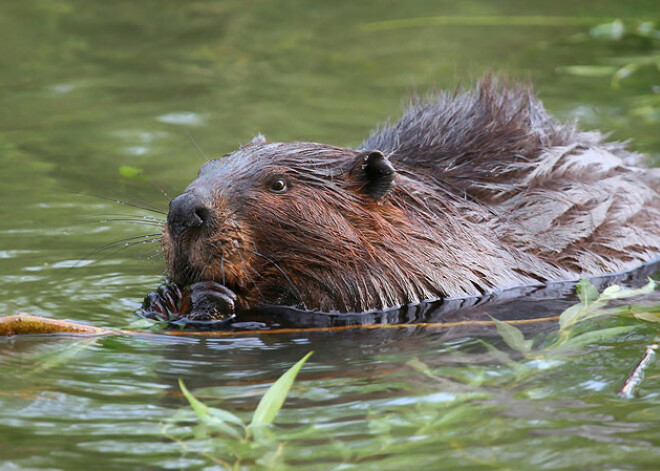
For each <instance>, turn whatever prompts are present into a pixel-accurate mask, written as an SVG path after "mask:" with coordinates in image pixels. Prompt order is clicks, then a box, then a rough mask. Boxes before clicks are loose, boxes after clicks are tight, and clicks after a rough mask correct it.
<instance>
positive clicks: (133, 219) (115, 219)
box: [85, 218, 164, 227]
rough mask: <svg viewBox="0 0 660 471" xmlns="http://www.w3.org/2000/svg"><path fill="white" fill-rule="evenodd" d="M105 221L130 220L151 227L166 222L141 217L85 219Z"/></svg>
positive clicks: (96, 221)
mask: <svg viewBox="0 0 660 471" xmlns="http://www.w3.org/2000/svg"><path fill="white" fill-rule="evenodd" d="M99 222H101V223H103V222H130V223H132V224H135V225H142V226H151V227H162V226H163V224H164V222H163V221H149V220H145V219H141V218H103V219H98V220H95V221H85V224H92V223H99Z"/></svg>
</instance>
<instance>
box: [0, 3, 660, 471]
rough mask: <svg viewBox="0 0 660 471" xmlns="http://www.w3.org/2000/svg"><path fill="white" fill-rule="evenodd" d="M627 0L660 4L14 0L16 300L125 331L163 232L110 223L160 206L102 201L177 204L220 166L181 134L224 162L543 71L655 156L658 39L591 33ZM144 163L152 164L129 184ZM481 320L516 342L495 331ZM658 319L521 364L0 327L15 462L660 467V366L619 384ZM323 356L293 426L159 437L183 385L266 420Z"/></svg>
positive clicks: (338, 338) (442, 347)
mask: <svg viewBox="0 0 660 471" xmlns="http://www.w3.org/2000/svg"><path fill="white" fill-rule="evenodd" d="M512 16H517V17H521V16H522V17H524V18H523V19H522V20H520V21H511V20H507V18H511V17H512ZM557 17H560V18H557ZM561 17H564V18H566V20H565V21H562V20H561ZM420 18H421V19H422V20H415V21H412V22H409V21H408V22H407V21H399V20H406V19H420ZM448 18H449V19H448ZM451 18H454V19H453V20H452V19H451ZM484 18H485V19H484ZM493 18H495V19H494V20H493ZM498 18H499V19H498ZM615 18H624V19H626V20H630V21H631V22H630V24H633V25H634V24H635V22H634V20H635V19H639V20H653V19H656V20H660V7H659V6H658V3H657V1H637V2H613V1H608V2H597V3H594V2H582V3H580V2H569V1H565V0H557V1H553V2H523V1H511V0H507V1H501V2H487V1H467V2H430V1H428V2H424V1H411V2H394V1H387V2H378V3H376V2H349V1H333V2H302V1H273V2H268V1H250V2H241V1H222V2H212V1H190V2H175V1H161V2H155V1H143V2H127V1H113V2H98V1H97V2H94V1H64V0H29V1H22V2H20V1H17V0H7V1H3V2H2V3H0V106H1V108H2V113H0V188H2V193H1V200H0V315H8V314H13V313H15V312H17V311H19V310H21V311H27V312H30V313H32V314H38V315H43V316H50V317H56V318H68V319H74V320H78V321H84V322H87V323H91V324H94V325H97V326H103V327H114V328H122V327H126V326H128V325H129V324H130V323H131V322H132V321H133V320H134V317H133V314H132V312H133V311H134V310H135V309H136V308H137V307H138V306H139V303H140V301H141V298H142V296H144V294H145V293H147V292H148V291H150V290H152V289H153V288H154V287H156V286H157V285H158V284H159V283H160V282H161V281H162V277H163V270H164V267H163V262H162V260H161V259H159V258H158V247H157V246H156V245H153V244H140V245H139V246H136V247H130V248H127V249H126V250H118V249H121V248H123V246H122V245H121V244H119V245H118V246H114V245H113V246H110V247H109V248H107V249H106V250H101V251H99V249H100V248H102V247H104V246H106V245H107V244H110V243H112V242H113V241H116V240H118V239H122V238H126V237H132V236H137V235H140V234H147V233H151V232H158V228H157V227H153V226H150V225H146V224H145V225H136V224H128V223H125V222H122V221H110V219H112V218H114V217H116V216H112V215H115V214H128V215H140V216H142V215H147V216H148V215H149V214H150V213H148V212H145V211H140V210H137V209H135V208H132V207H129V206H126V205H119V204H116V203H114V202H113V201H111V200H113V199H118V200H124V201H130V202H134V203H137V204H139V205H148V206H153V207H155V208H158V209H160V210H165V209H166V208H167V201H168V200H167V197H166V195H167V194H169V195H175V194H177V193H178V192H180V191H181V190H182V189H183V188H185V186H186V185H187V183H188V182H189V181H191V179H192V178H194V176H195V174H196V170H197V168H198V167H199V165H200V164H201V162H202V161H203V160H204V158H203V157H202V156H201V155H200V154H201V153H200V152H199V151H198V150H197V149H196V147H195V145H194V144H193V143H192V141H191V138H190V135H192V136H193V137H194V139H195V141H196V142H197V143H198V145H199V147H200V148H201V150H202V152H203V153H205V154H206V155H207V156H217V155H222V154H224V153H226V152H228V151H231V150H232V149H234V148H236V147H237V146H238V145H239V144H240V143H244V142H247V141H248V140H250V139H251V137H252V136H253V135H255V134H256V133H257V132H262V133H264V134H265V135H266V136H267V137H268V138H269V139H270V140H311V141H318V142H326V143H331V144H335V145H342V146H350V145H357V144H358V143H359V142H360V141H361V139H362V138H363V137H364V136H366V135H367V133H368V132H369V130H370V129H371V128H372V127H373V126H375V125H376V124H378V123H380V122H382V121H384V120H385V119H387V118H388V117H390V116H394V117H396V116H397V113H398V112H399V110H400V108H401V105H402V103H403V102H404V99H405V97H406V96H409V95H410V93H411V92H412V91H414V90H419V91H426V90H429V89H430V88H432V87H433V86H436V85H437V86H439V87H451V86H454V85H455V84H456V83H457V81H459V80H464V79H466V78H470V77H478V76H479V75H481V74H482V73H483V72H484V71H485V70H487V69H488V68H492V69H494V70H498V71H504V72H508V73H510V74H511V75H513V76H516V77H530V78H531V79H532V80H533V81H534V83H535V85H536V89H537V91H538V92H539V94H540V95H541V97H542V99H543V101H544V103H545V104H546V106H547V107H548V108H549V109H550V110H551V112H552V113H553V114H554V115H555V116H557V117H559V118H561V119H571V118H573V117H577V118H578V119H579V121H580V123H581V125H582V126H583V127H585V128H600V129H603V130H606V131H611V132H612V134H613V138H617V139H628V138H630V139H632V147H633V148H634V149H636V150H639V151H642V152H645V153H647V154H649V155H650V156H651V157H652V158H654V159H656V161H657V159H658V158H660V132H658V130H659V129H660V88H659V87H660V73H659V72H658V69H657V68H656V67H655V65H654V62H648V61H652V60H655V61H656V62H657V61H658V57H659V56H660V40H659V39H651V38H643V37H640V36H637V37H624V38H622V39H621V40H615V39H599V38H594V37H590V36H589V30H590V28H591V27H592V26H595V25H597V24H599V23H605V22H607V21H611V20H613V19H615ZM627 24H628V23H627ZM645 61H647V62H645ZM631 63H634V64H637V66H636V68H634V70H632V69H631V71H632V72H633V73H632V74H631V75H630V76H628V77H626V78H624V79H623V80H622V81H621V82H620V84H619V86H618V87H613V86H612V83H611V82H612V74H613V73H614V72H615V71H616V70H617V69H619V68H620V67H623V66H625V65H626V64H631ZM584 66H587V67H584ZM127 167H129V168H131V167H133V168H138V169H142V175H143V177H144V179H143V180H141V179H136V178H128V177H126V176H125V175H126V174H127V171H126V168H127ZM122 168H123V169H124V170H123V173H124V175H122V171H121V169H122ZM129 170H130V169H129ZM128 173H130V171H128ZM81 193H84V194H94V195H101V196H104V197H108V198H110V200H106V199H100V198H96V197H92V196H85V195H83V194H81ZM144 222H145V223H147V222H148V221H146V220H145V221H144ZM558 310H560V309H558ZM558 313H559V312H557V314H558ZM612 322H614V323H615V325H618V324H617V322H618V321H612ZM552 331H553V328H552V326H550V327H549V328H548V327H547V326H546V329H544V330H543V331H542V332H541V333H537V334H536V335H537V336H538V337H537V343H538V342H542V341H543V338H544V336H546V335H551V333H552ZM481 334H483V335H488V336H490V340H489V341H490V342H492V343H495V344H497V345H498V346H499V347H500V348H502V349H505V347H504V346H503V345H501V342H499V340H498V339H497V337H496V336H494V334H493V331H492V330H490V331H488V330H487V329H484V331H483V332H481ZM534 334H535V332H534V331H531V332H528V335H534ZM655 335H656V329H654V327H653V326H652V325H650V326H648V327H640V328H637V329H635V330H632V331H630V332H629V333H628V334H625V335H620V336H617V337H615V338H612V339H609V340H606V341H603V342H600V343H598V344H595V345H590V346H586V347H583V348H582V349H581V350H579V352H573V353H574V354H573V355H564V356H559V357H555V358H552V359H543V360H540V359H536V360H529V359H528V360H526V359H521V358H520V356H519V355H518V356H516V355H515V354H512V355H513V357H514V358H515V359H516V361H518V362H519V363H518V364H523V365H524V366H525V370H524V373H521V372H520V371H518V370H517V369H516V368H517V367H516V366H514V365H512V364H507V363H502V362H501V361H498V360H497V358H495V357H494V356H493V354H492V353H491V352H490V350H488V349H487V348H486V347H485V346H484V345H483V344H482V343H481V342H480V340H479V339H478V338H477V337H475V336H474V332H473V331H469V332H467V331H460V330H446V329H443V330H440V329H428V328H423V327H418V328H414V329H413V328H406V329H387V330H370V331H363V330H355V331H348V332H335V333H307V334H301V333H297V334H272V333H271V334H263V335H240V336H234V337H222V338H199V337H185V336H184V337H171V336H163V335H145V336H138V337H120V336H115V337H106V338H102V339H97V340H91V339H89V340H84V341H80V340H76V339H72V338H68V339H67V338H64V339H62V338H57V339H54V338H40V337H26V338H12V339H5V340H0V469H2V470H14V469H39V470H42V469H43V470H46V469H48V470H55V469H66V470H78V469H80V470H87V469H92V468H98V469H108V470H111V469H122V470H126V469H140V470H153V469H222V465H221V464H219V462H216V461H214V460H213V459H212V458H211V457H220V458H222V459H223V460H225V461H228V462H229V463H231V464H234V463H235V458H234V457H233V454H234V453H237V454H238V455H240V456H243V457H244V458H243V460H242V461H240V462H239V463H238V467H241V466H242V467H244V469H248V468H254V469H259V468H260V467H265V468H267V467H268V463H270V464H271V465H272V466H271V467H273V468H275V469H289V468H290V469H309V470H317V469H373V470H380V469H401V468H404V469H487V468H495V469H657V468H658V466H659V465H658V463H659V462H660V395H658V392H657V390H658V387H659V386H660V376H659V374H660V373H659V370H658V368H657V367H655V366H651V368H650V370H649V371H648V372H647V377H646V380H645V381H644V383H643V384H642V387H641V388H640V390H639V397H638V398H637V399H634V400H623V399H619V398H618V397H617V395H616V392H617V390H618V388H619V387H620V386H621V384H622V382H623V380H624V379H625V377H626V375H627V374H628V372H629V371H630V369H631V368H632V367H633V365H634V364H635V363H636V362H637V361H638V360H639V358H640V357H641V354H642V353H643V351H644V348H645V346H646V345H647V344H649V343H652V342H653V341H654V339H655ZM498 342H499V343H498ZM310 350H314V351H315V354H314V355H313V356H312V358H311V359H310V360H309V361H308V363H307V364H306V365H305V367H304V368H303V370H302V372H301V374H300V376H299V378H298V381H297V382H296V384H295V385H294V388H293V390H292V392H291V394H290V396H289V399H288V401H287V403H286V405H285V407H284V409H283V411H282V412H281V413H280V415H279V416H278V419H277V421H276V424H277V425H276V427H275V429H274V432H275V435H276V437H277V438H276V439H274V440H272V441H271V442H268V443H265V444H262V445H260V447H261V448H256V449H254V450H252V451H249V450H248V451H245V450H244V449H240V450H239V449H238V448H240V447H238V446H234V445H231V444H230V445H226V444H227V443H228V442H226V441H222V440H216V441H208V440H204V439H201V438H199V439H191V440H187V441H186V444H185V445H181V444H180V443H177V442H176V441H174V440H172V439H171V437H167V436H165V434H164V431H163V429H164V428H165V427H167V426H168V425H167V424H168V420H169V419H170V418H171V417H172V416H173V415H174V414H175V412H176V411H177V410H179V409H180V408H182V407H184V406H186V401H185V400H184V399H183V397H182V396H181V394H180V393H179V391H178V387H177V386H176V383H177V379H178V378H182V379H183V380H184V381H185V382H186V384H187V385H188V387H189V389H191V391H193V392H194V393H195V394H197V395H198V396H200V397H202V398H205V400H207V401H208V402H209V403H211V404H215V405H217V404H219V403H220V402H219V401H220V399H222V402H221V405H222V407H223V408H225V409H228V410H231V411H233V412H235V413H236V414H238V415H240V416H241V417H243V418H245V419H246V420H249V417H250V413H251V411H252V410H254V408H255V406H256V403H257V402H258V399H259V397H260V396H261V395H262V394H263V393H264V392H265V390H266V388H267V386H268V385H269V384H270V383H271V382H272V381H273V380H275V379H276V378H277V377H278V376H279V375H280V374H282V373H283V372H284V371H285V369H286V368H287V367H289V366H290V365H291V364H293V363H294V362H295V361H297V360H298V359H300V358H301V357H303V356H304V355H305V354H306V353H307V352H308V351H310ZM575 353H578V354H575ZM415 359H417V360H419V361H421V362H423V363H424V364H425V365H426V366H427V367H428V368H429V370H430V372H431V373H432V374H430V375H429V374H424V372H423V368H422V369H420V367H419V364H418V363H415V361H413V362H412V363H410V362H411V360H415ZM415 365H417V368H415ZM192 426H193V422H191V421H189V420H188V421H185V420H184V421H183V422H182V423H180V424H179V425H178V427H179V428H177V429H174V432H172V430H170V429H167V430H170V431H169V432H168V433H170V432H171V433H175V435H176V433H179V432H181V433H184V432H187V431H190V430H191V427H192ZM167 430H166V431H167ZM177 436H178V435H177ZM205 453H206V454H205ZM209 454H210V456H211V457H209ZM255 460H257V461H255ZM255 462H256V463H257V464H255Z"/></svg>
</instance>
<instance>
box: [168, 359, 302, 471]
mask: <svg viewBox="0 0 660 471" xmlns="http://www.w3.org/2000/svg"><path fill="white" fill-rule="evenodd" d="M312 353H313V352H309V353H308V354H307V355H305V356H304V357H303V358H302V359H301V360H299V361H298V362H297V363H296V364H295V365H293V366H292V367H291V368H289V369H288V370H287V371H286V372H285V373H284V374H283V375H282V376H280V378H279V379H278V380H277V381H275V383H273V384H272V385H271V386H270V388H268V390H267V391H266V394H264V396H263V397H262V398H261V400H260V401H259V404H258V405H257V408H256V410H255V411H254V413H253V415H252V421H251V422H250V423H249V424H246V423H245V422H244V421H243V419H241V418H240V417H238V416H237V415H235V414H233V413H231V412H229V411H227V410H224V409H220V408H217V407H210V406H208V405H206V404H204V403H203V402H202V401H200V400H199V399H197V398H196V397H195V396H193V395H192V393H191V392H190V391H188V388H186V386H185V384H184V383H183V381H182V380H180V379H179V388H180V389H181V392H182V393H183V395H184V397H185V398H186V399H187V400H188V402H189V403H190V406H191V407H192V409H193V411H194V413H195V415H196V417H197V421H198V423H199V427H198V428H197V429H196V430H195V431H194V434H193V437H194V438H196V439H200V438H201V439H210V440H211V443H212V444H213V445H214V446H215V448H216V450H215V451H214V452H212V453H210V454H209V453H206V452H200V454H202V455H203V456H205V457H207V458H208V459H210V460H211V461H214V462H216V463H218V464H221V465H223V466H224V467H226V468H235V467H237V466H239V465H240V462H241V460H242V459H246V458H247V459H257V458H256V456H261V460H262V461H263V460H264V459H266V460H267V461H269V462H270V464H271V465H273V464H274V463H276V462H277V460H278V456H279V455H278V453H277V452H276V453H275V454H274V455H273V454H272V453H270V454H269V452H268V451H267V450H268V448H272V446H271V445H272V444H273V442H274V436H273V434H272V433H269V431H268V430H267V427H268V426H269V425H271V424H272V423H273V421H274V420H275V417H276V416H277V414H278V412H279V411H280V410H281V409H282V406H283V405H284V401H285V400H286V397H287V395H288V393H289V390H290V389H291V386H292V385H293V382H294V381H295V379H296V376H297V375H298V372H299V371H300V369H301V368H302V367H303V365H304V364H305V362H306V361H307V359H308V358H309V357H310V356H311V355H312ZM179 418H181V415H177V416H175V417H174V418H173V419H172V422H173V423H176V422H177V421H178V419H179ZM163 434H164V435H166V436H167V437H169V438H171V439H172V440H174V441H176V442H177V443H179V444H180V445H181V446H182V447H183V448H184V449H188V444H187V442H186V440H185V438H184V439H181V438H180V436H179V435H181V433H174V434H173V433H172V432H171V431H170V430H169V429H168V428H166V429H165V430H164V431H163ZM223 455H230V458H231V457H233V458H234V459H235V460H236V461H235V463H234V464H233V465H230V464H229V462H228V461H225V459H223V458H222V457H220V456H223ZM257 461H258V459H257ZM270 467H272V466H270Z"/></svg>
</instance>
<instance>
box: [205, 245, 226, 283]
mask: <svg viewBox="0 0 660 471" xmlns="http://www.w3.org/2000/svg"><path fill="white" fill-rule="evenodd" d="M221 255H222V254H221ZM214 257H215V253H213V252H211V255H209V258H208V259H207V260H206V263H205V264H204V267H203V268H202V269H201V271H200V273H199V279H200V280H203V279H204V273H206V270H208V268H209V266H210V263H211V260H213V258H214ZM211 281H215V276H211ZM223 284H224V283H223Z"/></svg>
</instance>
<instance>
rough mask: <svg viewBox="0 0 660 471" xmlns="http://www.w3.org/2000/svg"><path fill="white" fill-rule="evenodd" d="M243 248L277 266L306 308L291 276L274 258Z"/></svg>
mask: <svg viewBox="0 0 660 471" xmlns="http://www.w3.org/2000/svg"><path fill="white" fill-rule="evenodd" d="M243 250H245V251H246V252H249V253H251V254H253V255H256V256H257V257H261V258H263V259H264V260H266V261H267V262H270V263H271V264H272V265H273V266H274V267H275V268H277V270H278V271H279V272H280V273H281V274H282V276H283V277H284V279H285V280H286V281H287V283H289V285H290V286H291V288H293V290H294V291H295V293H296V296H297V297H298V300H299V301H300V303H301V304H302V306H303V308H305V309H307V306H306V305H305V301H304V300H303V297H302V295H301V294H300V291H298V288H296V285H294V284H293V281H291V278H289V275H287V274H286V272H285V271H284V270H283V269H282V267H280V266H279V265H278V264H277V263H275V261H274V260H272V259H270V258H269V257H267V256H265V255H263V254H261V253H259V252H255V251H254V250H248V249H243ZM223 284H224V283H223Z"/></svg>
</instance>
